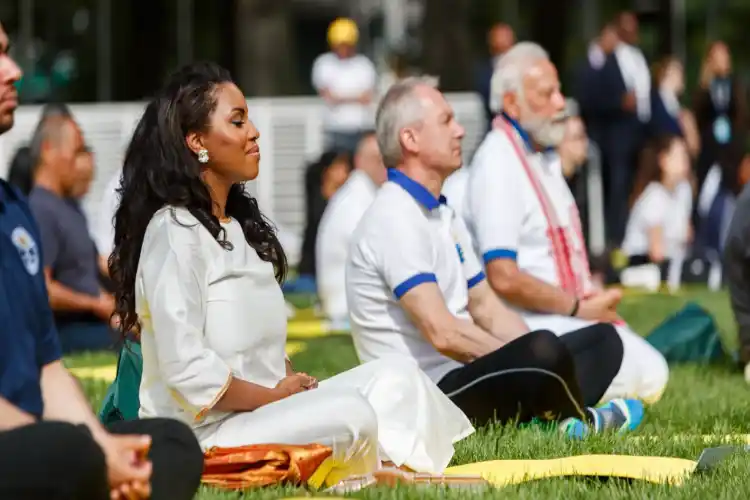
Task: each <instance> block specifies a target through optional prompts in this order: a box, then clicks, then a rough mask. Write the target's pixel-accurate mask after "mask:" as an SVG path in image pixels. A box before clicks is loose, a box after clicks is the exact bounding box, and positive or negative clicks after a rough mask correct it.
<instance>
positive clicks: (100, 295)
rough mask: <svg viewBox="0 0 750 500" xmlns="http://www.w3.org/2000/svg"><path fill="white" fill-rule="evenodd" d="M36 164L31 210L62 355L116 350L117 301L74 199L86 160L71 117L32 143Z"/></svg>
mask: <svg viewBox="0 0 750 500" xmlns="http://www.w3.org/2000/svg"><path fill="white" fill-rule="evenodd" d="M31 148H32V155H33V157H34V159H35V161H36V169H35V182H34V187H33V189H32V191H31V193H30V194H29V204H30V206H31V210H32V212H33V214H34V217H35V219H36V221H37V224H38V225H39V230H40V233H41V238H42V254H43V256H44V274H45V277H46V281H47V288H48V290H49V296H50V305H51V306H52V309H53V311H54V312H55V320H56V322H57V327H58V331H59V333H60V341H61V343H62V346H63V352H66V353H68V352H75V351H81V350H100V349H107V348H112V347H114V345H115V343H116V342H115V336H114V334H113V332H112V330H111V329H110V326H109V322H110V318H111V316H112V313H113V311H114V300H113V298H112V296H111V295H110V294H107V293H105V292H104V291H103V290H102V287H101V282H100V268H101V266H100V257H99V253H98V251H97V249H96V245H95V244H94V241H93V240H92V238H91V236H90V234H89V230H88V224H87V222H86V216H85V215H84V213H83V211H82V210H81V208H80V205H79V204H78V200H77V199H75V197H74V195H75V189H76V187H77V185H78V178H77V176H78V172H77V169H76V159H77V157H78V156H79V155H81V154H85V148H84V145H83V138H82V135H81V131H80V129H79V127H78V125H77V124H76V123H75V121H74V120H73V119H72V118H71V117H66V116H51V117H47V118H43V119H42V121H41V123H40V124H39V127H38V129H37V131H36V133H35V136H34V139H33V141H32V145H31Z"/></svg>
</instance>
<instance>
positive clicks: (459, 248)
mask: <svg viewBox="0 0 750 500" xmlns="http://www.w3.org/2000/svg"><path fill="white" fill-rule="evenodd" d="M456 250H457V251H458V258H459V259H461V264H463V263H464V251H463V249H462V248H461V245H459V244H458V243H456Z"/></svg>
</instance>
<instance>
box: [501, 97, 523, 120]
mask: <svg viewBox="0 0 750 500" xmlns="http://www.w3.org/2000/svg"><path fill="white" fill-rule="evenodd" d="M503 111H505V112H506V113H508V114H509V115H510V116H518V111H519V109H518V95H517V94H516V93H515V92H506V93H505V95H503Z"/></svg>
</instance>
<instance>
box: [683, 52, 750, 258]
mask: <svg viewBox="0 0 750 500" xmlns="http://www.w3.org/2000/svg"><path fill="white" fill-rule="evenodd" d="M693 112H694V113H695V119H696V121H697V123H698V130H699V131H700V141H701V151H700V155H699V156H698V164H697V183H698V201H697V203H696V211H695V212H696V213H695V220H694V222H695V228H696V235H695V236H696V241H695V242H696V245H698V246H699V247H700V248H704V249H706V251H707V252H710V253H714V254H716V255H719V254H720V253H721V250H722V247H723V243H724V237H725V234H726V230H727V228H728V225H729V220H730V219H731V212H732V209H733V205H734V197H735V196H736V195H737V194H739V191H740V189H741V187H740V185H739V182H738V168H739V165H740V162H741V161H742V159H743V156H744V154H745V140H746V139H747V126H748V113H747V103H746V98H745V93H744V89H743V88H742V86H741V84H740V82H739V80H738V78H737V77H736V76H735V74H734V72H733V70H732V59H731V55H730V52H729V48H728V47H727V45H726V44H725V43H724V42H720V41H719V42H714V43H712V44H711V45H710V47H709V49H708V51H707V53H706V58H705V60H704V61H703V67H702V68H701V77H700V86H699V88H698V89H697V91H696V93H695V96H694V98H693Z"/></svg>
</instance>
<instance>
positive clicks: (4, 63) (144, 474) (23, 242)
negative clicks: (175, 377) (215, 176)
mask: <svg viewBox="0 0 750 500" xmlns="http://www.w3.org/2000/svg"><path fill="white" fill-rule="evenodd" d="M20 78H21V71H20V69H19V67H18V66H17V65H16V64H15V62H14V61H13V60H12V59H11V58H10V57H9V56H8V39H7V37H6V35H5V32H4V31H3V29H2V25H0V134H3V133H4V132H7V131H8V130H10V128H11V127H12V126H13V113H14V111H15V109H16V107H17V105H18V97H17V92H16V90H15V88H14V87H15V83H16V82H17V81H18V80H19V79H20ZM39 239H40V235H39V231H38V230H37V227H36V224H35V222H34V219H33V216H32V214H31V210H30V209H29V207H28V204H27V203H26V201H25V198H24V197H23V196H22V195H20V194H19V191H18V190H16V189H13V188H12V187H11V186H10V185H9V184H8V183H6V182H5V181H3V180H1V179H0V249H2V251H0V258H1V259H2V263H0V267H1V268H2V269H3V272H2V273H0V297H2V299H3V300H2V301H0V352H2V353H3V356H0V424H1V425H0V449H2V450H3V453H2V455H1V456H0V498H4V499H18V498H23V499H28V500H42V499H45V500H46V499H52V498H55V499H60V500H69V499H70V500H72V499H76V500H106V499H110V500H125V499H128V500H142V499H146V498H152V499H153V500H165V499H167V498H168V499H170V500H188V499H189V498H192V497H193V495H194V494H195V492H196V491H197V489H198V486H199V484H200V476H201V470H202V465H203V455H202V453H201V450H200V447H199V446H198V443H197V441H196V439H195V436H193V435H192V433H191V432H190V429H189V428H188V427H187V426H185V425H182V424H180V423H178V422H175V421H172V420H165V419H160V420H139V421H135V422H117V423H116V424H112V425H110V426H107V427H106V428H105V427H103V426H102V425H101V424H100V423H99V421H98V419H97V418H96V416H95V415H94V414H93V413H92V411H91V408H90V407H89V405H88V403H87V402H86V396H85V395H84V394H83V392H82V391H81V386H80V384H79V383H78V382H77V381H76V380H75V378H74V377H73V376H72V375H71V374H70V373H69V372H68V371H67V370H66V368H65V366H64V364H63V362H62V350H61V347H60V339H59V337H58V335H57V330H56V329H55V324H54V320H53V315H52V310H51V309H50V305H49V299H48V297H47V290H46V286H45V279H44V273H43V272H42V270H41V267H42V266H41V262H40V260H41V258H42V255H40V249H39V244H38V241H39Z"/></svg>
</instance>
